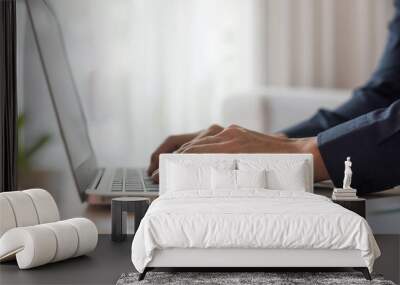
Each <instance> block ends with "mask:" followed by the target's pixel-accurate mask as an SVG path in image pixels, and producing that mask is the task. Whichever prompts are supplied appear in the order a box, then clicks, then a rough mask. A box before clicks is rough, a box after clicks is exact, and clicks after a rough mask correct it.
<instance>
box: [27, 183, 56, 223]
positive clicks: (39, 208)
mask: <svg viewBox="0 0 400 285" xmlns="http://www.w3.org/2000/svg"><path fill="white" fill-rule="evenodd" d="M22 192H24V193H26V194H28V195H29V197H30V198H31V199H32V201H33V204H34V206H35V209H36V213H37V215H38V218H39V224H45V223H51V222H56V221H58V220H60V214H59V212H58V208H57V204H56V202H55V201H54V199H53V196H51V195H50V193H49V192H47V191H46V190H43V189H29V190H24V191H22Z"/></svg>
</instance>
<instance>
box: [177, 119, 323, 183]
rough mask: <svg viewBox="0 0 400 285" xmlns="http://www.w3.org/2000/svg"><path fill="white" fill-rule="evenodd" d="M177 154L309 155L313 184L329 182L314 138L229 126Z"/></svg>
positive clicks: (181, 149)
mask: <svg viewBox="0 0 400 285" xmlns="http://www.w3.org/2000/svg"><path fill="white" fill-rule="evenodd" d="M177 153H311V154H313V157H314V178H315V180H316V181H321V180H326V179H329V175H328V172H327V170H326V168H325V164H324V162H323V160H322V157H321V154H320V153H319V149H318V145H317V140H316V138H315V137H311V138H301V139H289V138H286V137H284V136H277V135H265V134H261V133H258V132H255V131H252V130H248V129H245V128H242V127H240V126H236V125H232V126H230V127H228V128H226V129H224V130H222V131H221V132H219V133H217V134H215V135H209V136H205V137H202V138H200V139H197V140H192V141H190V142H188V143H186V144H183V145H182V146H181V147H180V148H179V150H178V151H177Z"/></svg>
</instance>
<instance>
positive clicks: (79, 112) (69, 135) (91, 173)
mask: <svg viewBox="0 0 400 285" xmlns="http://www.w3.org/2000/svg"><path fill="white" fill-rule="evenodd" d="M26 4H27V12H28V16H29V19H30V21H31V23H32V28H33V34H34V38H35V42H36V45H37V48H38V52H39V57H40V61H41V63H42V66H43V71H44V75H45V79H46V83H47V86H48V89H49V93H50V97H51V101H52V105H53V107H54V111H55V114H56V119H57V123H58V125H59V128H60V134H61V137H62V140H63V143H64V146H65V150H66V153H67V156H68V162H69V165H70V167H71V170H72V173H73V177H74V180H75V184H76V187H77V189H78V191H79V194H80V197H81V199H82V201H83V200H85V199H87V196H88V195H94V196H101V197H115V196H144V197H156V196H158V184H155V183H154V182H153V181H152V180H151V179H150V177H148V176H147V174H146V171H145V170H144V168H108V167H99V166H98V164H97V160H96V154H95V153H94V151H93V147H92V143H91V141H90V137H89V132H88V126H87V122H86V118H85V114H84V111H83V107H82V104H81V101H80V97H79V94H78V90H77V88H76V85H75V82H74V78H73V75H72V72H71V67H70V64H69V60H68V55H67V52H66V48H65V44H64V39H63V35H62V30H61V27H60V24H59V22H58V19H57V17H56V14H55V13H54V11H53V10H52V7H51V6H50V5H49V3H47V2H46V0H28V1H26Z"/></svg>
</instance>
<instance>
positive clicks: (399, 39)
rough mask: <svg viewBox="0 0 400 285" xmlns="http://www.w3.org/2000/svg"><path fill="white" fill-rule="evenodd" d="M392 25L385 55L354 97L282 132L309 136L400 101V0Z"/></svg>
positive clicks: (294, 135) (399, 0)
mask: <svg viewBox="0 0 400 285" xmlns="http://www.w3.org/2000/svg"><path fill="white" fill-rule="evenodd" d="M395 7H396V12H395V16H394V19H393V20H392V22H391V23H390V26H389V36H388V40H387V43H386V47H385V51H384V54H383V56H382V58H381V60H380V63H379V65H378V67H377V69H376V71H375V72H374V74H373V75H372V77H371V79H370V80H369V81H368V82H367V84H365V85H364V86H363V87H361V88H359V89H357V90H355V91H354V92H353V96H352V98H351V99H350V100H349V101H347V102H346V103H344V104H343V105H342V106H340V107H339V108H337V109H336V110H333V111H328V110H325V109H320V110H319V111H318V112H317V114H315V115H314V116H313V117H312V118H310V119H309V120H306V121H304V122H302V123H300V124H298V125H295V126H293V127H291V128H288V129H286V130H283V131H282V132H283V133H285V134H286V135H287V136H288V137H293V138H296V137H310V136H316V135H317V134H318V133H320V132H322V131H324V130H327V129H329V128H331V127H334V126H336V125H338V124H341V123H344V122H346V121H349V120H351V119H354V118H356V117H358V116H361V115H363V114H366V113H369V112H371V111H373V110H376V109H379V108H384V107H388V106H390V105H391V104H392V103H393V102H395V101H396V100H398V99H400V0H396V1H395Z"/></svg>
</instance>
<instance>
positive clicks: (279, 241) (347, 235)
mask: <svg viewBox="0 0 400 285" xmlns="http://www.w3.org/2000/svg"><path fill="white" fill-rule="evenodd" d="M165 248H274V249H279V248H286V249H287V248H289V249H294V248H301V249H358V250H360V251H361V255H362V257H363V259H364V260H365V264H366V266H367V267H368V268H369V270H370V271H372V267H373V263H374V260H375V259H376V258H377V257H379V255H380V251H379V248H378V246H377V244H376V242H375V239H374V237H373V235H372V232H371V229H370V227H369V226H368V224H367V222H366V221H365V219H363V218H362V217H360V216H359V215H357V214H355V213H353V212H351V211H349V210H346V209H344V208H342V207H341V206H339V205H337V204H335V203H333V202H332V201H330V200H329V199H327V198H325V197H322V196H320V195H315V194H311V193H307V192H292V191H268V190H248V191H237V193H230V194H229V195H226V194H224V196H221V197H215V196H202V197H199V196H198V194H197V193H195V192H190V191H185V196H182V193H180V194H179V196H177V195H176V194H175V195H174V193H170V194H164V195H163V196H162V197H160V198H158V199H156V200H155V201H154V202H153V203H152V204H151V206H150V208H149V210H148V211H147V213H146V215H145V217H144V218H143V220H142V222H141V223H140V226H139V229H138V232H137V233H136V235H135V237H134V240H133V243H132V262H133V264H134V266H135V267H136V269H137V270H138V271H139V272H143V270H144V268H145V267H146V265H147V264H148V263H149V262H150V261H151V260H152V258H153V252H154V250H155V249H165Z"/></svg>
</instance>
